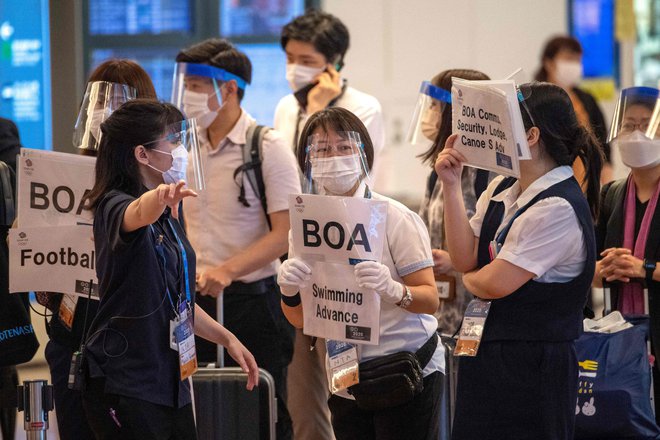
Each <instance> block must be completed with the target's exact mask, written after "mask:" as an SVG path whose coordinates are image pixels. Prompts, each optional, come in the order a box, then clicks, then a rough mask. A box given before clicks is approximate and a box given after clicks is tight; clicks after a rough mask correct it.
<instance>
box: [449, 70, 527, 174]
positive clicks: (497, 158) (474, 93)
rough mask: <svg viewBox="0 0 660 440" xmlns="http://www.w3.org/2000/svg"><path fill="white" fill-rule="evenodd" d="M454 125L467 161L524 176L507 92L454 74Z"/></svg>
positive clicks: (499, 171) (486, 167)
mask: <svg viewBox="0 0 660 440" xmlns="http://www.w3.org/2000/svg"><path fill="white" fill-rule="evenodd" d="M451 95H452V103H453V108H452V126H453V130H452V132H453V133H458V138H457V139H456V142H454V148H455V149H456V150H457V151H459V152H461V153H462V154H463V155H464V156H465V157H466V159H467V162H466V165H469V166H472V167H475V168H482V169H485V170H488V171H493V172H495V173H497V174H502V175H506V176H513V177H520V167H519V164H518V156H519V153H518V151H517V150H518V149H517V146H516V142H515V140H514V130H513V124H512V117H511V109H510V105H509V101H508V99H507V94H506V93H505V92H503V91H502V90H499V89H498V88H496V87H492V86H489V85H486V84H482V83H481V81H467V80H463V79H459V78H452V87H451Z"/></svg>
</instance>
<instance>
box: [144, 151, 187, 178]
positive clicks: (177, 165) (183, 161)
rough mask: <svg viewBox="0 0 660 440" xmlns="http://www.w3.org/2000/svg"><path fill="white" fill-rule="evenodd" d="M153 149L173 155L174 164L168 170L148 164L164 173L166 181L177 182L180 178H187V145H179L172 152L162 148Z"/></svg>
mask: <svg viewBox="0 0 660 440" xmlns="http://www.w3.org/2000/svg"><path fill="white" fill-rule="evenodd" d="M151 151H155V152H157V153H161V154H168V155H171V156H172V166H171V167H170V169H169V170H167V171H161V170H159V169H158V168H156V167H154V166H152V165H148V166H149V167H150V168H152V169H154V170H156V171H158V172H159V173H162V174H163V182H164V183H167V184H170V183H174V184H176V183H178V182H179V180H183V181H185V180H186V170H187V168H188V150H186V147H184V146H183V145H179V146H178V147H176V148H175V149H174V150H172V152H171V153H168V152H167V151H160V150H151Z"/></svg>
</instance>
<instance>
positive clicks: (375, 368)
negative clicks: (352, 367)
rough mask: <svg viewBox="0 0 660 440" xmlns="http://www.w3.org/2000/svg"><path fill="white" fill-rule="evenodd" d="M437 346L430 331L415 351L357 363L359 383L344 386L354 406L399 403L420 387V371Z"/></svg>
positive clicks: (370, 408) (367, 407)
mask: <svg viewBox="0 0 660 440" xmlns="http://www.w3.org/2000/svg"><path fill="white" fill-rule="evenodd" d="M437 345H438V336H437V335H436V334H433V336H431V338H429V340H428V341H426V342H425V343H424V345H422V347H421V348H420V349H419V350H417V352H416V353H411V352H409V351H401V352H398V353H392V354H390V355H387V356H381V357H378V358H375V359H371V360H369V361H366V362H361V363H360V382H359V383H358V384H356V385H353V386H351V387H349V388H348V392H349V393H350V394H352V395H353V397H355V401H356V403H357V406H358V407H359V408H360V409H363V410H366V411H378V410H382V409H386V408H392V407H395V406H399V405H403V404H405V403H408V402H410V401H411V400H413V399H414V398H415V397H416V396H417V395H419V394H420V393H421V392H422V391H423V390H424V378H423V376H422V370H423V369H424V367H426V364H428V363H429V361H430V360H431V357H432V356H433V353H435V349H436V347H437Z"/></svg>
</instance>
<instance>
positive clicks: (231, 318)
mask: <svg viewBox="0 0 660 440" xmlns="http://www.w3.org/2000/svg"><path fill="white" fill-rule="evenodd" d="M223 295H224V299H223V306H224V326H225V327H226V328H227V329H228V330H229V331H231V332H232V333H234V334H235V335H236V337H237V338H238V340H239V341H241V343H243V345H245V346H246V347H247V349H248V350H250V352H251V353H252V354H253V355H254V358H255V359H256V361H257V364H258V365H259V367H260V368H263V369H264V370H266V371H268V372H269V373H270V374H271V375H272V376H273V379H274V380H275V395H276V397H277V424H276V428H277V439H278V440H289V439H291V438H293V426H292V423H291V416H290V415H289V411H288V409H287V407H286V367H287V365H288V364H289V363H290V362H291V358H292V357H293V341H294V335H295V332H294V329H293V327H292V326H291V324H289V322H288V321H287V320H286V318H285V317H284V314H283V313H282V308H281V307H280V292H279V289H278V287H277V284H276V283H275V279H274V278H273V277H269V278H266V279H264V280H261V281H258V282H256V283H250V284H243V283H233V284H231V285H230V286H229V287H228V288H226V289H225V291H224V293H223ZM195 301H196V303H197V304H198V305H199V306H200V307H201V308H202V309H203V310H204V311H206V313H208V314H209V315H210V316H211V317H213V318H216V304H217V301H216V299H215V298H212V297H209V296H202V295H199V294H197V296H196V299H195ZM216 319H217V318H216ZM195 345H196V347H197V360H198V362H200V363H208V362H215V360H216V358H217V346H216V345H215V344H212V343H210V342H208V341H206V340H204V339H202V338H195ZM225 366H228V367H234V366H237V364H236V362H234V360H233V359H232V358H231V357H229V356H228V355H227V352H226V350H225Z"/></svg>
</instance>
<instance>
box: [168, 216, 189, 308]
mask: <svg viewBox="0 0 660 440" xmlns="http://www.w3.org/2000/svg"><path fill="white" fill-rule="evenodd" d="M167 223H168V224H169V225H170V229H171V230H172V233H173V234H174V237H175V238H176V241H177V243H179V249H180V250H181V259H182V260H183V276H184V277H185V283H186V301H187V302H188V304H190V303H191V302H192V299H191V296H190V278H189V277H188V256H187V254H186V248H185V247H183V243H182V242H181V239H180V238H179V234H177V233H176V229H174V225H173V224H172V221H171V220H170V219H169V218H168V219H167Z"/></svg>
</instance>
